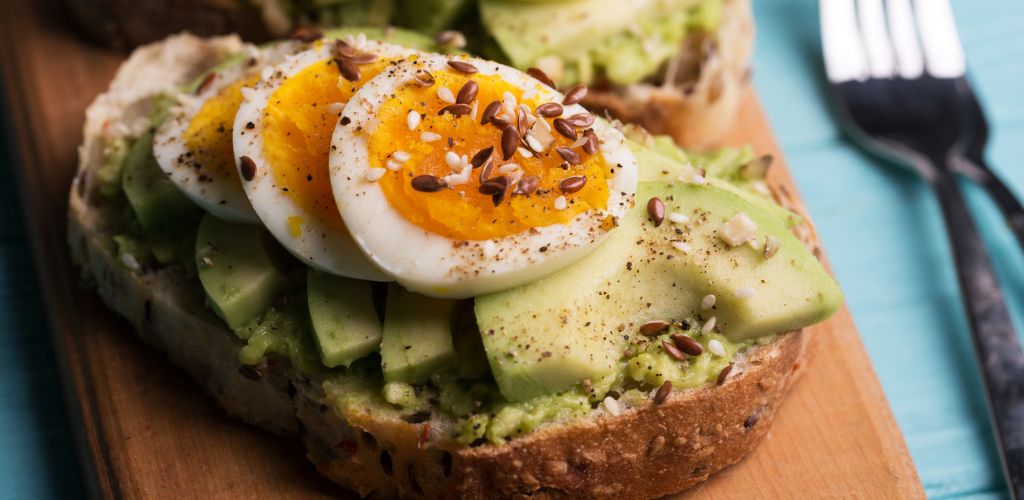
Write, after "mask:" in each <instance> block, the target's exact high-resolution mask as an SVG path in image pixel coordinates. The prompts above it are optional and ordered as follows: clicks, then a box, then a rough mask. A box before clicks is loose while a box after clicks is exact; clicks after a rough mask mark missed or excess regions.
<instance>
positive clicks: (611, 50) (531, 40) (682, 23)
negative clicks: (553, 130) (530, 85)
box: [479, 0, 722, 85]
mask: <svg viewBox="0 0 1024 500" xmlns="http://www.w3.org/2000/svg"><path fill="white" fill-rule="evenodd" d="M721 3H722V2H721V0H657V1H653V0H632V1H622V0H566V1H561V2H521V1H519V2H517V1H509V0H480V4H479V5H480V17H481V20H482V21H483V24H484V26H486V27H487V30H488V32H489V33H490V34H491V36H493V37H494V39H495V40H496V41H497V43H498V45H499V46H501V48H502V50H503V51H504V52H505V54H506V55H507V56H508V58H509V60H511V62H512V65H514V66H516V67H519V68H526V67H529V66H535V65H538V64H539V61H540V60H541V59H542V58H545V57H549V56H556V57H557V58H559V59H560V60H561V61H563V62H564V63H565V75H564V77H563V78H559V75H552V77H553V78H555V80H556V83H559V84H562V85H566V84H571V83H575V82H576V81H582V82H584V83H590V80H591V79H592V78H593V77H594V75H595V70H599V71H601V72H603V73H604V76H605V77H606V78H607V79H608V80H609V81H611V82H612V83H614V84H617V85H625V84H631V83H636V82H638V81H640V80H643V79H644V78H647V77H649V76H652V75H653V74H654V73H655V72H656V71H657V70H658V68H659V67H661V65H662V64H664V63H665V62H666V61H668V60H669V59H671V58H673V57H675V56H677V55H678V54H679V50H680V47H681V46H682V42H683V39H684V38H685V36H686V34H687V33H688V32H689V30H691V29H701V28H705V26H702V25H699V24H697V23H695V21H703V20H707V21H708V22H711V21H714V20H715V19H714V18H713V17H712V16H708V15H706V14H705V13H704V12H703V9H702V8H698V7H699V6H700V5H701V4H710V7H708V8H711V9H714V8H716V7H718V6H719V5H720V4H721ZM707 28H709V29H714V27H713V26H708V27H707Z"/></svg>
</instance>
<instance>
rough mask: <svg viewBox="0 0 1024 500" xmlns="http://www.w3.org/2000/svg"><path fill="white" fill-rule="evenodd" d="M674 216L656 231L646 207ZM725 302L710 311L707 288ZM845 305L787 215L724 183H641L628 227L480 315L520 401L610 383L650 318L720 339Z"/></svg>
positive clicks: (501, 296) (502, 383) (511, 392)
mask: <svg viewBox="0 0 1024 500" xmlns="http://www.w3.org/2000/svg"><path fill="white" fill-rule="evenodd" d="M652 197H659V198H660V199H661V200H663V202H664V203H665V205H666V213H670V214H671V213H678V214H682V215H685V216H686V217H688V218H689V221H688V222H687V223H685V224H676V223H672V222H669V220H665V221H664V223H662V224H661V225H660V226H659V227H655V226H654V224H653V223H651V221H650V220H649V219H648V215H647V209H646V206H647V203H648V200H650V199H651V198H652ZM741 213H742V214H745V215H746V217H747V218H749V219H750V220H751V221H752V222H753V223H754V224H756V226H757V227H756V231H755V236H754V238H753V240H752V241H753V242H756V243H757V244H756V245H754V246H760V245H763V243H764V241H765V239H766V237H772V238H774V239H775V240H777V241H778V246H777V251H776V252H775V253H774V254H773V255H772V256H771V257H770V258H769V257H766V256H765V252H764V251H763V249H762V248H760V247H759V248H753V247H752V246H751V245H748V244H741V245H737V246H730V245H729V244H727V243H725V242H724V241H723V240H722V235H723V234H725V233H723V232H722V231H723V227H724V226H725V225H726V223H727V222H728V221H730V220H732V219H733V218H734V217H737V216H738V215H739V214H741ZM709 294H712V295H715V296H716V297H717V303H716V304H715V306H714V307H713V308H712V309H709V310H703V309H702V308H701V302H702V300H703V299H704V297H706V296H707V295H709ZM841 302H842V295H841V294H840V291H839V287H838V286H837V285H836V283H835V282H834V281H833V280H832V278H831V276H829V274H828V273H827V272H826V271H825V269H824V268H823V267H822V266H821V264H820V263H819V262H818V260H817V259H816V258H815V257H814V255H812V254H811V252H810V251H808V250H807V248H806V247H805V246H804V245H803V244H802V243H801V242H800V241H799V240H797V239H796V237H794V236H793V235H792V234H791V233H790V231H789V228H788V227H787V225H786V223H785V221H784V220H780V219H779V218H778V217H776V216H775V215H774V214H773V213H771V212H766V211H764V210H761V209H760V207H759V206H757V205H755V204H754V203H751V202H750V201H749V200H748V199H747V198H745V197H744V196H741V195H739V194H737V193H736V192H734V191H730V190H727V189H723V188H722V187H720V186H717V185H709V184H702V185H697V184H689V183H682V182H675V183H667V182H644V183H640V185H639V188H638V190H637V204H636V207H634V208H633V209H632V210H630V212H629V213H628V214H627V215H626V216H625V217H623V220H622V222H621V225H620V227H619V228H618V229H617V230H616V231H614V232H613V233H612V234H611V235H610V236H609V237H608V239H607V240H606V241H605V242H604V243H602V244H601V245H600V246H599V247H598V248H597V249H595V250H594V251H593V252H592V253H591V254H590V255H588V256H587V257H585V258H584V259H582V260H580V261H579V262H577V263H575V264H573V265H571V266H569V267H567V268H565V269H563V270H561V271H559V272H557V273H555V274H552V275H550V276H548V277H546V278H543V279H541V280H539V281H536V282H533V283H530V284H528V285H524V286H520V287H518V288H514V289H510V290H505V291H502V292H498V293H494V294H490V295H485V296H481V297H477V299H476V317H477V321H478V324H479V326H480V331H481V332H482V338H483V343H484V348H485V350H486V351H487V355H488V358H489V360H490V365H491V369H492V371H493V373H494V377H495V380H496V381H497V383H498V387H499V389H500V391H501V393H502V395H504V396H505V397H506V398H508V399H510V400H513V401H523V400H527V399H530V398H533V397H537V396H541V395H544V394H550V393H554V392H560V391H565V390H568V389H570V388H572V387H573V386H575V385H576V384H579V383H581V382H583V381H584V380H586V379H589V380H590V381H591V383H592V385H593V386H595V387H596V386H599V385H603V384H604V382H605V381H606V380H608V378H609V377H615V376H618V374H619V373H620V372H621V368H620V362H621V361H622V360H623V357H624V351H625V349H626V346H627V345H628V344H629V343H630V341H631V339H636V338H637V336H638V335H640V334H639V328H640V326H641V325H643V324H644V323H646V322H649V321H656V320H661V321H680V320H683V319H686V318H693V317H699V318H702V319H703V320H706V321H710V318H711V316H714V317H715V318H716V323H717V325H719V328H721V330H722V332H723V333H724V335H726V336H727V337H728V338H729V339H731V340H743V339H748V338H752V337H758V336H762V335H768V334H773V333H778V332H785V331H790V330H794V329H797V328H800V327H803V326H807V325H810V324H813V323H816V322H818V321H821V320H823V319H825V318H827V317H828V316H829V315H831V314H832V313H833V312H835V310H836V309H837V308H838V307H839V305H840V304H841Z"/></svg>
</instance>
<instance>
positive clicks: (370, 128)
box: [363, 118, 380, 134]
mask: <svg viewBox="0 0 1024 500" xmlns="http://www.w3.org/2000/svg"><path fill="white" fill-rule="evenodd" d="M379 125H380V121H378V120H377V119H376V118H370V119H369V120H366V121H365V122H363V130H365V131H367V132H368V133H371V134H372V133H374V132H376V131H377V126H379Z"/></svg>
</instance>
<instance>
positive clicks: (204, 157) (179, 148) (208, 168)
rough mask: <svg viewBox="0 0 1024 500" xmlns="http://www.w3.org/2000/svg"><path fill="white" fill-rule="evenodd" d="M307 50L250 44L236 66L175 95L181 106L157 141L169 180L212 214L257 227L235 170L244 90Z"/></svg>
mask: <svg viewBox="0 0 1024 500" xmlns="http://www.w3.org/2000/svg"><path fill="white" fill-rule="evenodd" d="M306 46H307V45H306V44H303V43H299V42H295V41H290V42H283V43H279V44H275V45H272V46H268V47H266V48H264V49H257V48H256V47H254V46H251V45H249V46H247V47H246V48H245V50H244V51H243V52H242V53H240V54H238V55H237V56H235V57H234V58H233V61H234V62H232V63H228V64H227V65H225V66H223V67H221V68H218V69H216V70H214V71H211V72H210V73H207V74H206V75H205V77H204V78H203V79H202V82H201V83H200V84H199V87H198V88H196V89H195V90H194V91H193V92H189V93H185V92H182V93H181V94H179V95H177V96H175V98H176V99H177V101H178V105H176V106H174V107H172V108H171V109H170V113H169V115H168V117H167V119H166V120H165V121H164V122H163V123H162V124H161V125H160V127H159V128H158V129H157V131H156V135H155V136H154V138H153V156H155V157H156V161H157V163H158V164H160V168H161V169H162V170H163V171H164V172H166V173H167V175H168V176H169V177H170V179H171V181H173V182H174V184H175V185H177V186H178V188H179V189H180V190H181V191H182V192H183V193H185V195H186V196H188V197H189V198H190V199H191V200H192V201H193V202H194V203H196V204H197V205H199V206H201V207H203V208H204V209H206V211H208V212H210V213H211V214H213V215H216V216H217V217H220V218H222V219H225V220H229V221H234V222H252V223H255V222H259V219H258V218H257V217H256V212H254V211H253V209H252V206H251V205H250V204H249V200H248V198H246V197H245V192H243V191H242V184H241V182H240V181H239V180H238V169H237V168H235V155H234V152H233V151H232V126H233V124H234V122H235V113H236V112H237V111H238V106H239V105H240V104H241V103H242V88H243V87H251V86H253V85H254V84H255V83H256V82H257V81H258V80H259V79H260V74H261V72H262V71H264V70H265V69H266V68H268V67H270V66H272V65H275V64H279V63H281V62H282V61H284V58H285V57H286V56H287V55H289V54H292V53H295V52H298V51H301V50H302V49H303V48H304V47H306Z"/></svg>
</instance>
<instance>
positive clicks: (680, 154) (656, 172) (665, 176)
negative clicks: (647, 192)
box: [627, 137, 802, 227]
mask: <svg viewBox="0 0 1024 500" xmlns="http://www.w3.org/2000/svg"><path fill="white" fill-rule="evenodd" d="M665 140H668V142H667V143H666V142H665ZM627 144H628V145H629V149H630V150H631V151H632V152H633V154H634V155H635V156H636V159H637V163H638V164H639V166H640V168H639V176H638V178H639V180H640V182H651V181H667V182H676V181H679V177H680V176H681V175H684V174H687V173H690V171H692V170H693V168H695V167H696V168H704V169H705V170H707V177H706V178H705V182H707V183H708V184H711V185H713V186H715V187H718V188H721V189H724V190H726V191H729V192H731V193H733V194H735V195H737V196H739V197H741V198H743V199H745V200H747V201H749V202H750V203H752V204H754V205H756V206H757V208H758V209H759V210H763V211H765V212H768V213H770V214H771V215H772V216H774V217H778V218H780V219H781V220H783V221H785V222H786V224H787V225H788V226H789V227H793V226H795V225H796V224H799V223H800V221H801V219H802V218H801V217H800V216H799V215H797V214H795V213H793V212H792V211H790V210H787V209H785V208H783V207H782V206H780V205H778V204H776V203H775V202H774V201H772V200H771V199H769V198H767V197H765V196H762V195H760V194H757V193H755V192H754V191H752V190H748V189H744V188H741V187H739V186H737V185H735V184H733V183H731V182H727V181H725V180H723V179H726V178H730V177H735V176H737V175H738V174H736V173H734V172H731V171H728V170H727V169H732V170H738V169H739V168H742V165H744V164H745V163H746V162H748V161H752V160H754V155H753V153H752V152H750V151H749V150H746V149H731V148H727V149H723V150H722V152H720V153H718V152H716V153H715V154H714V155H692V153H691V154H687V153H686V152H685V151H683V150H682V149H680V148H679V147H678V146H676V145H675V143H673V142H671V139H668V138H667V137H658V138H657V139H656V141H655V143H654V145H653V147H644V146H642V145H640V144H638V143H636V142H633V141H628V142H627ZM744 152H746V153H745V154H744ZM691 155H692V158H691ZM719 155H722V156H726V155H728V157H725V158H718V157H717V156H719ZM737 156H738V157H737ZM745 156H749V158H746V157H745ZM691 160H692V161H691ZM709 160H710V161H709Z"/></svg>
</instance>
